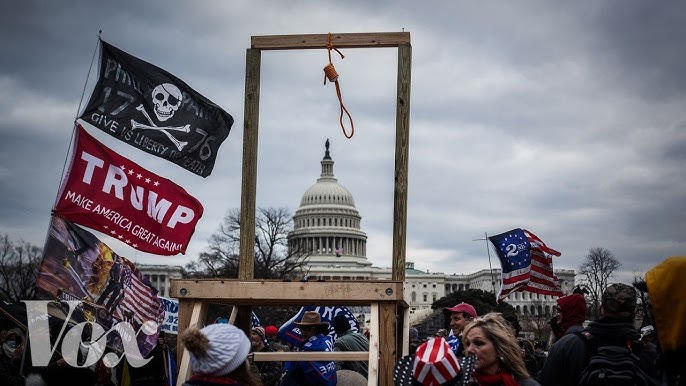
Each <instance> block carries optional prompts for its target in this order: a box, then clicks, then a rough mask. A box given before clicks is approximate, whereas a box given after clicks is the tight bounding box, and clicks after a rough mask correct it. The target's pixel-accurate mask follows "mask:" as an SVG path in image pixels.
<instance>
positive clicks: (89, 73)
mask: <svg viewBox="0 0 686 386" xmlns="http://www.w3.org/2000/svg"><path fill="white" fill-rule="evenodd" d="M100 35H102V30H100V31H98V42H97V43H96V44H95V50H94V51H93V58H91V65H90V67H88V74H87V75H86V81H85V82H84V83H83V91H81V100H80V101H79V107H78V109H77V110H76V117H74V122H76V120H77V119H79V118H78V117H79V112H81V105H82V103H83V97H84V95H86V86H88V79H89V78H90V77H91V70H92V69H93V62H95V54H96V53H98V46H99V45H100Z"/></svg>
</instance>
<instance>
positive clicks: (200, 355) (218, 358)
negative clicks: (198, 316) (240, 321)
mask: <svg viewBox="0 0 686 386" xmlns="http://www.w3.org/2000/svg"><path fill="white" fill-rule="evenodd" d="M183 344H184V347H186V349H187V350H188V352H189V353H190V355H191V371H192V372H193V373H195V374H201V375H207V376H212V377H220V376H223V375H226V374H228V373H230V372H232V371H233V370H235V369H237V368H238V367H239V366H241V365H242V364H243V362H245V360H246V358H247V357H248V354H249V352H250V340H249V339H248V337H247V336H246V335H245V333H244V332H243V330H241V329H239V328H238V327H236V326H234V325H232V324H227V323H219V324H210V325H209V326H206V327H204V328H202V329H197V328H196V327H189V328H188V329H187V330H186V331H185V332H184V334H183Z"/></svg>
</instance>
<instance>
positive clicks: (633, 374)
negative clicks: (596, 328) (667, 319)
mask: <svg viewBox="0 0 686 386" xmlns="http://www.w3.org/2000/svg"><path fill="white" fill-rule="evenodd" d="M576 335H578V336H579V337H580V338H581V339H582V340H583V341H584V343H585V345H586V358H587V361H586V367H585V368H584V369H583V370H582V371H581V374H580V375H579V385H586V386H600V385H607V386H620V385H622V386H646V385H649V384H650V382H649V381H648V379H649V378H648V377H647V376H646V374H645V372H644V371H643V370H642V369H641V367H640V366H639V362H640V358H639V355H638V354H637V352H638V350H636V349H635V347H636V342H633V341H632V340H630V339H629V340H627V341H626V342H625V343H624V344H623V345H617V344H609V343H608V342H603V341H602V339H601V338H597V337H595V336H594V335H593V334H591V333H589V332H588V331H581V332H577V333H576Z"/></svg>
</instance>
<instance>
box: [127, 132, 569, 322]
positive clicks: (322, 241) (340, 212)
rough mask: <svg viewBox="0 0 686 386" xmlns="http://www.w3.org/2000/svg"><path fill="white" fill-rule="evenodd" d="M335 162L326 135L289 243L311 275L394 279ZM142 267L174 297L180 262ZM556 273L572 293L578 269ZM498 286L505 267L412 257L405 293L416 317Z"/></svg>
mask: <svg viewBox="0 0 686 386" xmlns="http://www.w3.org/2000/svg"><path fill="white" fill-rule="evenodd" d="M333 165H334V161H333V159H332V158H331V153H330V151H329V141H328V140H327V141H326V145H325V152H324V158H323V159H322V160H321V175H320V176H319V178H318V179H317V181H316V182H315V183H314V185H312V186H310V187H309V188H308V189H307V190H306V191H305V193H304V194H303V196H302V199H301V200H300V207H299V208H298V209H297V210H296V211H295V214H294V215H293V223H294V224H293V231H292V232H291V233H290V234H289V235H288V244H289V247H290V248H305V249H307V250H311V251H312V254H311V255H310V256H309V257H308V261H307V265H306V266H305V267H303V268H304V269H303V271H304V272H305V273H306V275H307V277H308V280H327V281H329V280H390V279H391V269H390V268H379V267H374V266H372V263H371V262H370V261H368V260H367V235H366V233H365V232H364V231H363V230H362V227H361V222H362V216H360V213H359V212H358V211H357V208H355V200H354V198H353V195H352V194H351V193H350V191H348V189H346V188H345V187H344V186H343V185H341V184H340V183H338V180H337V179H336V177H335V176H334V172H333ZM139 269H140V270H141V271H142V272H143V273H144V274H145V275H146V276H148V277H149V278H150V280H151V282H152V284H153V285H154V286H155V287H157V289H158V290H159V291H160V295H161V296H169V295H168V294H169V279H170V278H181V275H182V269H181V267H170V266H150V265H141V266H139ZM555 275H556V276H557V277H558V278H559V279H560V283H561V286H562V291H563V292H564V293H565V294H569V293H571V292H572V289H573V288H574V278H575V273H574V270H566V269H562V270H560V269H556V270H555ZM493 282H495V284H494V283H493ZM494 285H495V292H496V293H497V291H498V290H499V289H500V269H494V270H493V272H492V273H491V271H490V270H488V269H483V270H480V271H477V272H474V273H470V274H461V275H455V274H452V275H446V274H444V273H441V272H432V273H429V272H424V271H421V270H418V269H415V268H414V263H413V262H411V261H409V260H408V261H407V262H406V263H405V294H404V297H405V300H406V301H407V303H408V304H409V306H410V312H411V315H413V316H414V317H415V318H421V317H422V316H425V315H428V314H429V313H430V312H431V304H432V303H433V302H434V301H436V300H438V299H440V298H442V297H444V296H446V295H448V294H450V293H452V292H456V291H461V290H465V289H470V288H473V289H481V290H484V291H490V292H493V291H494ZM494 296H495V295H494ZM556 299H557V297H554V296H550V295H540V294H533V293H530V292H515V293H512V294H510V296H509V297H508V299H507V302H508V303H509V304H510V305H512V306H513V307H515V309H516V310H517V311H518V312H519V313H530V314H535V315H541V314H548V315H550V314H551V313H552V309H553V307H554V306H555V305H556V302H555V300H556ZM411 318H412V316H411Z"/></svg>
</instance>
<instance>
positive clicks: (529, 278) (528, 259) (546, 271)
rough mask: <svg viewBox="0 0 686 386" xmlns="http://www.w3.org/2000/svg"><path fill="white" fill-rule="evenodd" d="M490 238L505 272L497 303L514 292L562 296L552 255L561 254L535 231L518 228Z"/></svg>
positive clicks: (501, 280) (502, 275) (502, 276)
mask: <svg viewBox="0 0 686 386" xmlns="http://www.w3.org/2000/svg"><path fill="white" fill-rule="evenodd" d="M488 239H489V240H490V241H491V243H492V244H493V246H494V247H495V250H496V253H497V254H498V258H499V259H500V264H501V268H502V274H501V278H500V290H499V291H498V294H497V300H498V302H499V303H500V302H502V301H503V300H504V299H505V298H507V296H508V295H509V294H510V293H512V292H515V291H529V292H533V293H538V294H543V295H553V296H562V295H563V293H562V289H561V287H560V281H559V279H558V278H557V277H556V276H555V274H554V273H553V260H552V257H551V255H555V256H560V255H561V253H560V252H558V251H556V250H554V249H552V248H550V247H548V246H547V245H545V243H544V242H543V241H542V240H541V239H540V238H538V236H536V235H535V234H533V233H532V232H530V231H528V230H526V229H521V228H516V229H512V230H510V231H508V232H505V233H501V234H498V235H495V236H489V237H488Z"/></svg>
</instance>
